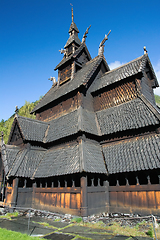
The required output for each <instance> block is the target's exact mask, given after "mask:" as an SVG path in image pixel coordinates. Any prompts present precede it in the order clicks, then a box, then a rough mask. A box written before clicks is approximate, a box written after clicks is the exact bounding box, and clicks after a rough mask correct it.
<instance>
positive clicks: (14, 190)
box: [11, 178, 19, 207]
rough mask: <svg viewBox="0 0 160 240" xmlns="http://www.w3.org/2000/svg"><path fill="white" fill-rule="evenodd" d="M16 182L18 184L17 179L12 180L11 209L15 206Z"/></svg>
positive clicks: (16, 195) (16, 196)
mask: <svg viewBox="0 0 160 240" xmlns="http://www.w3.org/2000/svg"><path fill="white" fill-rule="evenodd" d="M18 182H19V179H18V178H15V179H14V180H13V187H12V198H11V207H15V206H16V205H17V198H18Z"/></svg>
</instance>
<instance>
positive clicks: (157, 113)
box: [139, 94, 160, 120]
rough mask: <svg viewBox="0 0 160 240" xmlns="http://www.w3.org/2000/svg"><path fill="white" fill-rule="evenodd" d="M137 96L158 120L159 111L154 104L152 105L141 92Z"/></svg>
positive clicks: (159, 118)
mask: <svg viewBox="0 0 160 240" xmlns="http://www.w3.org/2000/svg"><path fill="white" fill-rule="evenodd" d="M139 98H140V99H141V100H142V101H143V102H144V104H145V105H146V106H147V107H148V108H149V109H150V111H151V112H152V113H153V114H154V115H155V116H156V117H157V118H158V120H160V111H159V109H158V108H156V106H154V105H153V104H152V103H151V102H150V101H149V100H148V99H147V98H146V97H145V96H144V95H143V94H141V95H140V96H139Z"/></svg>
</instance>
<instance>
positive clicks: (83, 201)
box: [81, 174, 88, 217]
mask: <svg viewBox="0 0 160 240" xmlns="http://www.w3.org/2000/svg"><path fill="white" fill-rule="evenodd" d="M81 216H82V217H87V216H88V202H87V175H86V174H83V175H82V176H81Z"/></svg>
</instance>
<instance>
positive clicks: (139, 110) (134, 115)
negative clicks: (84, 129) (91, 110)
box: [96, 98, 160, 135]
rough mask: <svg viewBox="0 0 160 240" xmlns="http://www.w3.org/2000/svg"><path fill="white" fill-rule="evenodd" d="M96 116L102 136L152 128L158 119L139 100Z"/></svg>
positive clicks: (108, 109) (102, 111)
mask: <svg viewBox="0 0 160 240" xmlns="http://www.w3.org/2000/svg"><path fill="white" fill-rule="evenodd" d="M155 111H156V110H155ZM96 115H97V119H98V123H99V126H100V129H101V133H102V135H107V134H112V133H117V132H121V131H125V130H130V129H138V128H141V127H146V126H151V125H152V126H153V125H156V124H159V118H158V116H159V117H160V113H159V112H158V111H156V115H155V113H154V112H153V110H151V108H149V106H147V105H146V104H145V103H144V101H143V100H142V99H140V98H136V99H134V100H132V101H129V102H126V103H123V104H120V105H117V106H115V107H111V108H107V109H104V110H101V111H98V112H96Z"/></svg>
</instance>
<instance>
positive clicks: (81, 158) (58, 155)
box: [2, 139, 107, 178]
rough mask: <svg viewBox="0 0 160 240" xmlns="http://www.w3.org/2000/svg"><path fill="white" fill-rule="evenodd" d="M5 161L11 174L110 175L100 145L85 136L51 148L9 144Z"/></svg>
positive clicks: (26, 175) (8, 174)
mask: <svg viewBox="0 0 160 240" xmlns="http://www.w3.org/2000/svg"><path fill="white" fill-rule="evenodd" d="M3 159H4V158H3V157H2V160H3ZM97 159H98V161H97ZM6 163H7V166H8V169H7V171H6V175H7V176H8V177H11V176H17V177H29V178H33V177H35V178H42V177H50V176H58V175H65V174H72V173H80V172H92V173H105V174H107V170H106V168H105V162H104V159H103V155H102V151H101V147H100V145H99V144H98V143H96V142H95V141H91V140H83V139H81V140H80V141H79V142H73V143H69V144H68V143H66V144H63V145H58V146H54V147H53V148H51V149H48V150H46V149H43V148H38V147H32V146H27V147H26V148H24V149H20V148H17V149H15V148H14V147H13V146H12V147H10V146H9V145H6Z"/></svg>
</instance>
